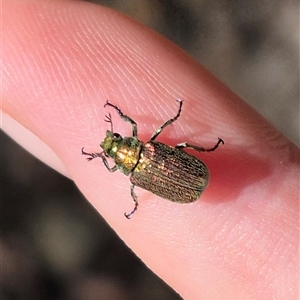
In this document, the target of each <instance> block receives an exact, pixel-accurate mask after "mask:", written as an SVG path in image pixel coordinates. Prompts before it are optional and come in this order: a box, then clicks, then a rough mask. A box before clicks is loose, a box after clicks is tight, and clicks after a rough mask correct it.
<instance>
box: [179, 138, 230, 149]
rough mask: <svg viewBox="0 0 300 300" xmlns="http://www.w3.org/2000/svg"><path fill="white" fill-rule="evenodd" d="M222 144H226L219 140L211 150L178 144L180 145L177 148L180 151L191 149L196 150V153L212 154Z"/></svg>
mask: <svg viewBox="0 0 300 300" xmlns="http://www.w3.org/2000/svg"><path fill="white" fill-rule="evenodd" d="M220 144H224V141H223V140H222V139H220V138H219V140H218V142H217V143H216V145H215V146H214V147H212V148H209V149H206V148H203V147H199V146H195V145H191V144H188V143H181V144H178V145H176V146H175V148H177V149H180V150H181V149H184V148H189V149H193V150H196V151H199V152H211V151H215V150H216V149H217V148H218V147H219V145H220Z"/></svg>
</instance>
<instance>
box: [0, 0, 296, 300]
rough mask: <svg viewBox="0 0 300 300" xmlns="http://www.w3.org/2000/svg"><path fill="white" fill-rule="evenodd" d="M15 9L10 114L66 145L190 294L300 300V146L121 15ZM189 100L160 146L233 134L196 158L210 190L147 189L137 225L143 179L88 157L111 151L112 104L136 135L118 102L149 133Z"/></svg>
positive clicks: (15, 5)
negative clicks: (178, 199) (192, 197)
mask: <svg viewBox="0 0 300 300" xmlns="http://www.w3.org/2000/svg"><path fill="white" fill-rule="evenodd" d="M2 8H3V9H2V20H3V21H2V60H3V61H2V74H1V76H2V102H1V109H2V110H3V112H4V113H5V114H7V115H9V116H10V117H11V118H13V119H14V120H15V121H17V122H18V123H20V124H22V125H23V126H24V127H25V128H27V130H28V131H30V132H31V134H32V133H33V134H34V135H36V136H37V137H38V138H39V139H40V140H41V141H43V143H46V144H47V145H48V146H49V148H51V150H53V151H54V152H55V154H56V155H57V157H58V159H59V160H60V161H61V162H62V163H63V165H64V167H65V169H66V170H67V172H68V175H69V177H70V178H71V179H72V180H74V181H75V183H76V184H77V185H78V187H79V189H80V190H81V191H82V192H83V194H84V195H85V196H86V198H87V199H88V200H89V201H90V202H91V203H92V205H93V206H94V207H95V208H96V209H97V210H98V211H99V213H101V215H102V216H103V217H104V218H105V219H106V220H107V222H108V223H109V224H110V226H112V227H113V228H114V230H115V231H116V232H117V233H118V234H119V236H120V237H121V238H122V239H123V240H124V241H125V242H126V244H127V245H128V246H129V247H130V248H131V249H132V250H133V251H134V252H135V253H136V254H137V255H138V256H139V257H140V258H141V259H142V260H143V261H144V262H145V263H146V265H147V266H148V267H149V268H151V269H152V270H153V271H154V272H155V273H156V274H158V276H160V277H161V278H162V279H163V280H165V281H166V282H167V283H168V284H169V285H170V286H171V287H173V288H174V289H175V290H176V291H177V292H178V293H179V294H180V295H181V296H182V297H183V298H184V299H298V296H299V294H298V262H299V261H298V246H299V240H298V224H299V207H298V201H299V149H298V148H297V147H296V146H295V145H293V144H292V143H291V142H290V141H288V140H287V139H286V138H285V137H284V136H283V135H282V134H280V133H279V132H278V131H277V130H276V129H275V128H274V127H273V126H272V125H270V124H269V123H268V122H267V121H266V120H264V119H263V118H262V117H261V116H260V115H259V114H258V113H257V112H255V111H254V110H253V109H252V108H250V107H249V106H248V105H247V104H245V103H244V102H243V101H242V100H241V99H239V98H238V97H237V96H236V95H234V94H233V93H232V92H231V91H230V90H229V89H228V88H226V87H225V86H224V85H223V84H221V83H220V82H219V81H218V80H217V79H215V78H214V77H213V76H212V75H211V74H209V73H208V72H207V71H206V70H205V69H203V67H201V66H200V65H199V64H198V63H196V62H195V61H194V60H193V59H191V58H190V57H188V56H187V55H186V54H185V53H183V52H182V51H181V50H180V49H178V48H177V47H176V46H174V45H173V44H172V43H170V42H168V41H166V40H165V39H164V38H162V37H161V36H159V35H157V34H156V33H154V32H152V31H150V30H149V29H147V28H145V27H143V26H141V25H139V24H137V23H136V22H135V21H133V20H130V19H128V18H127V17H124V16H123V15H122V14H120V13H117V12H114V11H111V10H109V9H107V8H103V7H101V6H96V5H93V4H89V3H81V2H72V1H57V2H56V1H43V0H38V1H29V0H28V1H14V0H6V1H3V3H2ZM175 98H180V99H183V100H184V103H183V110H182V115H181V117H180V118H179V120H177V121H176V122H175V123H174V124H173V125H172V126H170V127H168V128H166V130H165V131H164V133H162V134H161V135H160V137H159V139H158V140H159V141H162V142H164V143H167V144H171V145H175V144H177V143H180V142H185V141H187V142H189V143H193V144H196V145H199V146H204V147H212V146H213V145H214V144H215V143H216V142H217V138H218V137H221V138H222V139H223V140H224V141H225V145H221V146H220V147H219V149H217V150H216V151H215V152H213V153H203V154H198V153H194V154H195V156H197V157H199V158H201V159H203V161H205V164H206V165H207V166H208V168H209V169H210V171H211V182H210V185H209V187H208V189H207V190H206V191H205V193H204V194H203V195H202V196H201V199H200V200H198V201H196V202H195V203H192V204H187V205H184V204H176V203H172V202H169V201H166V200H163V199H161V198H159V197H156V196H154V195H152V194H150V193H148V192H146V191H143V190H139V189H137V191H136V192H137V195H138V197H139V204H140V205H139V208H138V211H137V212H136V214H135V215H134V216H133V217H132V219H131V220H127V219H125V217H124V216H123V213H124V212H125V211H126V212H128V211H130V210H131V209H132V208H133V202H132V200H131V198H130V182H129V178H127V177H126V176H124V175H123V174H120V173H119V172H117V173H114V174H110V173H109V172H107V170H106V168H105V167H104V166H103V164H102V162H101V160H94V161H92V162H90V163H87V162H86V160H85V158H84V157H82V156H81V155H80V150H81V148H82V147H83V146H84V147H85V150H86V151H89V152H90V151H99V144H100V142H101V141H102V139H103V138H104V135H105V131H106V130H107V129H109V128H108V125H107V123H105V122H103V119H104V115H105V114H106V113H108V112H111V114H112V117H113V121H114V129H115V131H117V132H119V133H121V134H125V135H130V134H131V128H130V125H129V124H125V123H124V122H123V121H122V120H121V119H120V118H119V117H118V116H117V115H116V114H114V112H113V110H110V109H104V108H103V105H104V104H105V102H106V100H107V99H109V100H110V101H111V102H112V103H114V104H115V105H118V106H119V107H120V108H121V109H122V111H123V112H124V113H125V114H127V115H129V116H130V117H131V118H133V119H134V120H135V121H136V122H137V123H138V133H139V137H140V139H141V140H143V141H147V139H148V138H149V137H150V136H151V135H152V133H153V132H154V131H155V129H156V128H157V127H159V126H160V125H161V124H162V123H163V122H165V121H166V120H167V119H169V118H170V117H173V116H174V115H175V114H176V112H177V108H178V106H177V102H176V101H175ZM13 128H14V127H12V128H10V130H13ZM17 129H18V128H17V126H16V129H15V130H17ZM23 134H25V133H23ZM24 143H25V146H26V139H25V142H24ZM28 143H30V140H28ZM36 147H38V143H37V144H36ZM36 150H37V149H36ZM41 157H42V158H43V154H41ZM45 159H46V157H45ZM53 159H54V160H55V156H53ZM48 163H49V164H50V165H52V163H53V164H55V161H53V162H52V163H51V162H49V161H48ZM116 183H117V184H116Z"/></svg>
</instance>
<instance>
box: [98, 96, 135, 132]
mask: <svg viewBox="0 0 300 300" xmlns="http://www.w3.org/2000/svg"><path fill="white" fill-rule="evenodd" d="M106 105H108V106H111V107H113V108H114V109H115V110H116V111H117V113H118V114H119V116H120V117H121V119H123V120H124V121H125V122H128V123H130V124H131V126H132V136H134V137H137V124H136V122H135V121H133V120H132V119H131V118H129V117H128V116H126V115H124V114H123V113H122V111H121V109H120V108H118V107H117V106H115V105H113V104H111V103H110V102H108V101H106V103H105V105H104V107H105V106H106Z"/></svg>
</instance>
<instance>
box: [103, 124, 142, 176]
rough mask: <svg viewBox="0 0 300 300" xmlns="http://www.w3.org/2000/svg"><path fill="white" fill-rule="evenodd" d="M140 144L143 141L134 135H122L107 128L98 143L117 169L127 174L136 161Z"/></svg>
mask: <svg viewBox="0 0 300 300" xmlns="http://www.w3.org/2000/svg"><path fill="white" fill-rule="evenodd" d="M142 145H143V143H142V142H141V141H139V140H138V139H137V138H135V137H122V136H121V135H119V134H117V133H113V132H111V131H109V130H107V132H106V137H105V139H104V141H103V142H102V143H101V144H100V146H101V148H102V149H103V151H104V152H105V154H106V155H107V156H109V157H111V158H112V159H113V160H114V161H115V164H116V165H117V166H118V168H119V170H120V171H121V172H123V173H124V174H126V175H129V174H130V173H131V172H132V170H133V169H134V167H135V166H136V164H137V163H138V160H139V157H140V151H141V147H142Z"/></svg>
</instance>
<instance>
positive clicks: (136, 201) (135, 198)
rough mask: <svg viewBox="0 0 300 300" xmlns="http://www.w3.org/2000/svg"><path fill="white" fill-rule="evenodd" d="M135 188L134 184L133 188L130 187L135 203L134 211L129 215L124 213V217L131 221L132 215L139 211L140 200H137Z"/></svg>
mask: <svg viewBox="0 0 300 300" xmlns="http://www.w3.org/2000/svg"><path fill="white" fill-rule="evenodd" d="M134 187H135V185H134V184H133V185H132V186H131V187H130V194H131V197H132V199H133V201H134V209H133V210H132V211H131V212H130V213H129V214H127V213H124V216H125V217H126V218H127V219H130V217H131V215H132V214H134V213H135V211H136V210H137V207H138V205H139V204H138V199H137V196H136V194H135V192H134Z"/></svg>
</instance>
